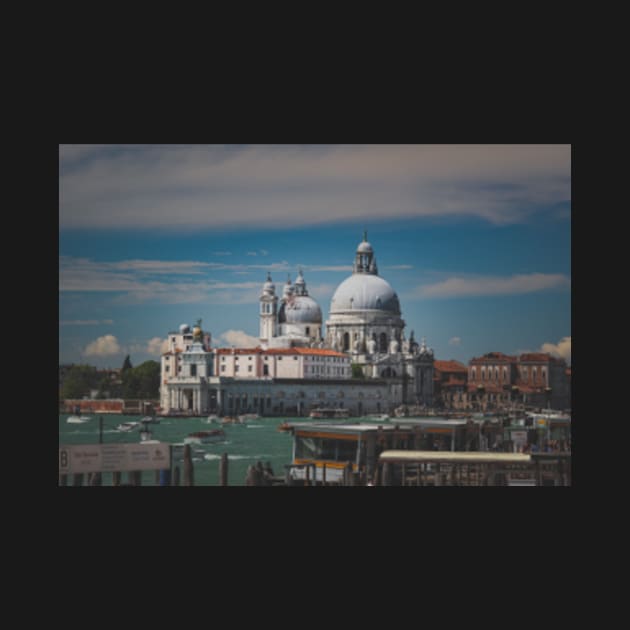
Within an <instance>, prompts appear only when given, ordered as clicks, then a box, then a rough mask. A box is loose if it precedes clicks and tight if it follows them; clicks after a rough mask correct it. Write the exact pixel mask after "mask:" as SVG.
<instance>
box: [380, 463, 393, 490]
mask: <svg viewBox="0 0 630 630" xmlns="http://www.w3.org/2000/svg"><path fill="white" fill-rule="evenodd" d="M390 466H391V464H390V463H389V462H384V463H383V483H382V485H384V486H389V485H391V481H390Z"/></svg>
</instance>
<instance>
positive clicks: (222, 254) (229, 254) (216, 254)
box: [212, 252, 232, 256]
mask: <svg viewBox="0 0 630 630" xmlns="http://www.w3.org/2000/svg"><path fill="white" fill-rule="evenodd" d="M212 255H213V256H231V255H232V252H212Z"/></svg>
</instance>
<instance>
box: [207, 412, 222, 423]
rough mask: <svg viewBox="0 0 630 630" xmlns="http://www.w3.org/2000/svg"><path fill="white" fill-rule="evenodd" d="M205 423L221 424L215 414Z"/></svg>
mask: <svg viewBox="0 0 630 630" xmlns="http://www.w3.org/2000/svg"><path fill="white" fill-rule="evenodd" d="M204 422H206V423H207V424H217V423H218V422H219V416H217V415H216V414H215V413H211V414H210V415H209V416H208V417H207V418H206V420H205V421H204Z"/></svg>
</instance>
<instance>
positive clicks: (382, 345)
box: [378, 332, 387, 352]
mask: <svg viewBox="0 0 630 630" xmlns="http://www.w3.org/2000/svg"><path fill="white" fill-rule="evenodd" d="M378 339H379V341H378V349H379V351H380V352H387V335H386V334H385V333H384V332H383V333H381V334H380V336H379V338H378Z"/></svg>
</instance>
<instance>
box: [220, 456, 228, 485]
mask: <svg viewBox="0 0 630 630" xmlns="http://www.w3.org/2000/svg"><path fill="white" fill-rule="evenodd" d="M219 485H220V486H227V485H228V454H227V453H222V455H221V459H220V460H219Z"/></svg>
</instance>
